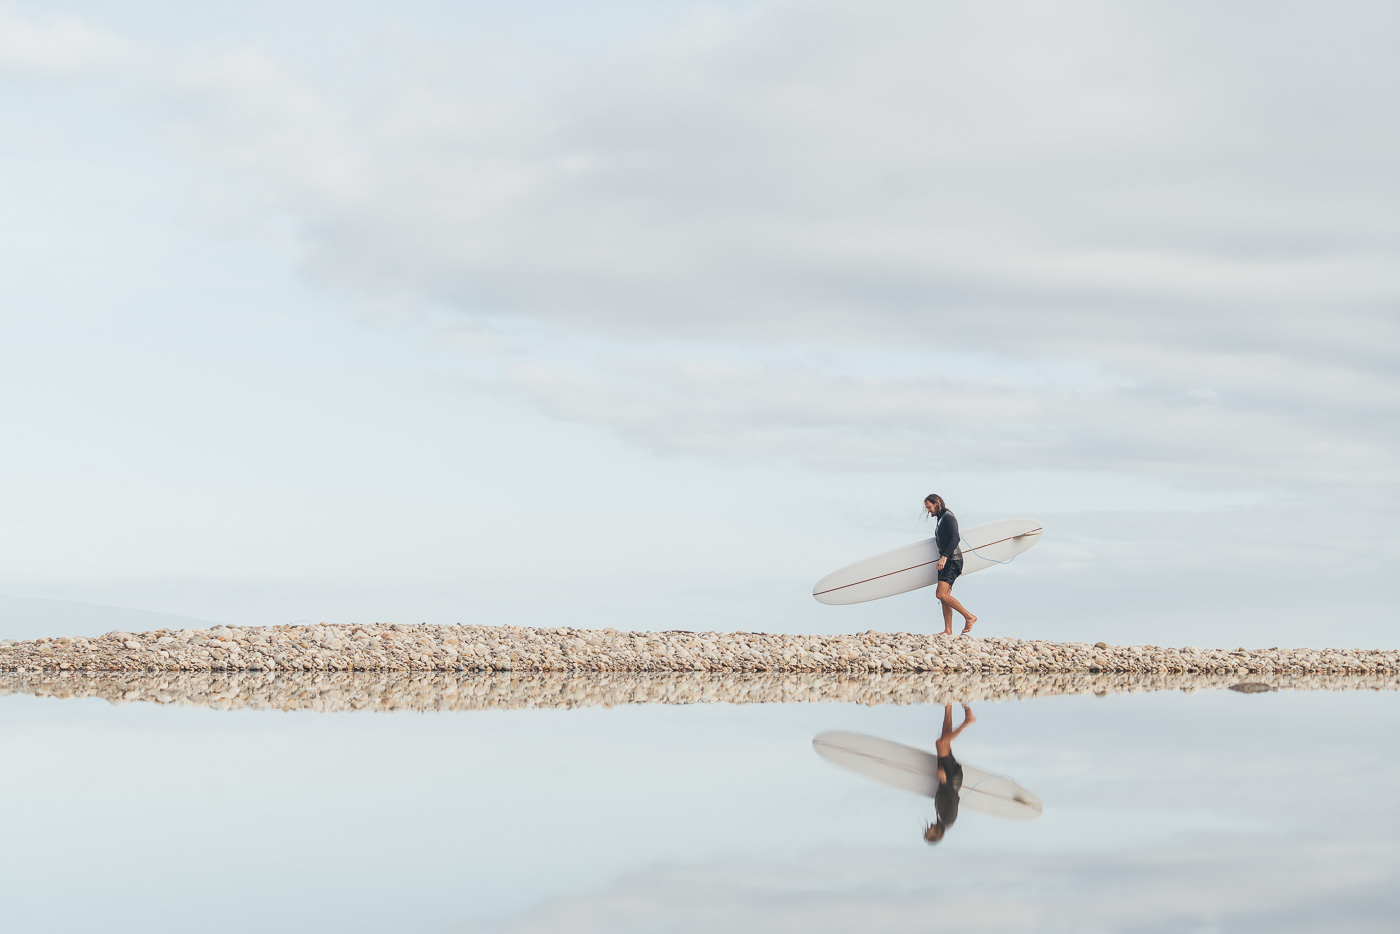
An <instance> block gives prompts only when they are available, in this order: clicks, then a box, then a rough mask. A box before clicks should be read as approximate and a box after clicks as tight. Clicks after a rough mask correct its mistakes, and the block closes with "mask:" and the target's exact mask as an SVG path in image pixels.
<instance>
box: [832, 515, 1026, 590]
mask: <svg viewBox="0 0 1400 934" xmlns="http://www.w3.org/2000/svg"><path fill="white" fill-rule="evenodd" d="M1042 531H1043V529H1042V528H1041V526H1040V523H1039V522H1037V521H1035V520H1034V519H1002V520H1000V521H998V522H988V523H987V524H986V525H979V526H974V527H973V528H970V529H964V530H963V532H962V538H961V539H960V541H959V543H958V550H959V551H960V552H961V553H962V558H963V570H962V572H963V574H964V575H967V574H972V573H974V572H976V571H980V570H982V569H983V568H989V567H992V566H994V565H997V564H1005V563H1006V562H1008V561H1010V560H1011V559H1012V558H1014V557H1016V556H1017V555H1019V554H1021V552H1023V551H1026V550H1027V549H1029V548H1030V547H1031V546H1032V545H1034V544H1035V543H1036V542H1038V541H1040V535H1041V532H1042ZM936 583H938V546H937V545H936V544H935V543H934V540H933V539H931V538H930V539H926V540H924V541H922V542H915V543H914V544H912V545H905V546H904V547H903V548H896V549H894V550H893V551H887V552H885V553H884V554H879V555H876V556H875V557H873V558H866V559H865V560H863V561H857V562H856V563H855V564H848V565H846V566H845V567H844V568H841V569H840V570H837V571H832V572H831V573H830V574H828V575H826V577H823V578H822V579H821V580H819V581H817V583H816V585H815V586H814V587H813V588H812V596H814V597H816V598H817V600H818V601H820V602H821V603H830V604H834V605H844V604H848V603H864V602H865V601H867V600H879V599H880V598H881V597H892V596H894V595H895V594H897V593H906V592H908V591H910V590H918V589H919V588H920V587H927V586H929V585H930V584H936Z"/></svg>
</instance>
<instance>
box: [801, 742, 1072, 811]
mask: <svg viewBox="0 0 1400 934" xmlns="http://www.w3.org/2000/svg"><path fill="white" fill-rule="evenodd" d="M812 748H813V749H815V750H816V751H817V755H819V756H821V757H822V758H823V759H825V760H827V761H828V762H833V763H835V764H836V765H839V766H841V767H842V768H843V769H849V770H850V771H852V772H855V773H856V774H858V775H864V776H865V777H866V778H873V779H875V781H877V782H880V783H881V784H884V785H889V786H890V787H892V788H899V789H902V790H903V791H912V792H914V794H916V795H924V796H926V797H929V798H932V797H933V793H934V792H935V791H937V790H938V757H937V756H935V755H933V754H932V753H929V752H924V751H923V750H922V749H915V748H914V747H913V746H906V745H904V744H903V743H896V742H892V741H890V740H888V739H880V738H879V737H877V736H866V735H865V734H863V733H846V732H844V731H842V730H833V731H831V732H828V733H818V734H817V737H816V739H814V740H812ZM961 764H962V768H963V783H962V793H961V794H960V795H959V796H958V801H959V803H961V804H962V805H963V807H967V808H971V809H972V810H974V811H979V812H981V813H983V814H990V815H992V816H993V817H1005V818H1009V819H1011V820H1034V819H1035V818H1037V817H1039V816H1040V813H1041V811H1043V810H1044V809H1045V806H1044V805H1042V804H1041V803H1040V799H1039V798H1037V797H1036V796H1035V795H1033V794H1031V793H1030V792H1029V791H1027V790H1026V789H1024V788H1022V787H1021V786H1020V785H1018V784H1016V783H1015V782H1013V781H1012V780H1011V779H1009V778H1003V777H1002V776H1000V775H993V774H991V773H990V772H984V771H982V770H981V769H978V768H973V767H972V766H970V765H968V764H967V763H966V762H964V763H961Z"/></svg>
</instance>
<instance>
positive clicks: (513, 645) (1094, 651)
mask: <svg viewBox="0 0 1400 934" xmlns="http://www.w3.org/2000/svg"><path fill="white" fill-rule="evenodd" d="M0 671H10V672H15V673H26V672H29V673H36V672H67V671H71V672H230V671H248V672H282V671H324V672H416V671H428V672H637V673H647V672H705V673H711V674H721V673H731V672H732V673H752V672H825V673H845V674H855V673H868V672H875V673H919V672H945V673H958V672H980V673H1006V674H1014V673H1019V672H1038V673H1082V674H1095V673H1121V674H1147V673H1162V674H1183V675H1192V674H1217V675H1256V674H1268V675H1308V674H1319V673H1325V674H1353V675H1391V674H1396V673H1400V650H1392V649H1289V648H1279V647H1277V646H1275V647H1270V648H1255V649H1246V648H1243V647H1240V648H1235V649H1218V648H1217V649H1207V648H1197V647H1195V646H1190V645H1187V646H1180V647H1169V646H1159V645H1110V644H1108V643H1107V642H1097V643H1093V644H1090V643H1086V642H1051V641H1046V640H1040V639H1017V638H1011V637H1006V636H989V637H987V638H981V637H978V636H976V635H971V636H944V635H942V634H928V633H908V632H898V633H884V632H863V633H854V634H838V635H790V634H774V633H758V632H688V631H666V632H635V631H629V630H616V629H595V630H590V629H571V628H567V627H555V628H548V627H545V628H539V627H517V626H433V625H426V624H419V625H411V624H402V623H372V624H319V625H285V626H269V627H245V628H239V627H230V626H216V627H213V628H210V629H180V630H166V629H159V630H155V631H152V632H141V633H133V632H109V633H107V634H105V635H101V636H94V637H80V636H74V637H68V636H60V637H57V638H49V639H30V640H24V641H13V640H6V641H4V642H0Z"/></svg>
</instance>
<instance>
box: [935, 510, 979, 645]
mask: <svg viewBox="0 0 1400 934" xmlns="http://www.w3.org/2000/svg"><path fill="white" fill-rule="evenodd" d="M924 508H925V509H927V510H928V514H929V515H930V516H933V517H934V518H935V519H937V520H938V527H937V528H936V529H935V530H934V533H933V540H934V544H935V545H937V546H938V602H939V603H942V604H943V635H945V636H951V635H952V634H953V611H954V610H957V611H958V612H959V613H961V614H962V615H963V619H964V621H965V623H964V625H963V631H962V635H967V634H968V633H969V632H971V631H972V624H973V623H975V622H977V617H975V616H973V615H972V614H971V613H969V612H968V611H967V609H966V608H965V607H963V605H962V604H961V603H959V602H958V600H957V598H956V597H954V596H953V581H955V580H957V579H958V575H959V574H961V573H962V569H963V559H962V549H961V548H959V547H958V542H959V540H960V538H961V536H960V534H959V532H958V517H957V516H955V515H953V513H952V511H951V510H950V509H949V508H948V504H947V503H945V502H943V497H941V496H939V495H938V494H937V493H930V494H929V495H928V496H925V497H924Z"/></svg>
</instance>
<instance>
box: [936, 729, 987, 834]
mask: <svg viewBox="0 0 1400 934" xmlns="http://www.w3.org/2000/svg"><path fill="white" fill-rule="evenodd" d="M962 709H963V722H962V726H960V727H958V728H957V729H956V730H955V729H953V705H952V704H944V705H943V734H942V735H941V736H939V737H938V742H937V743H935V744H934V747H933V748H934V750H935V751H936V752H937V753H938V790H937V791H935V792H934V793H933V807H934V811H935V812H936V813H937V814H938V821H937V822H936V823H932V824H929V825H928V826H927V827H925V828H924V840H925V841H927V842H928V843H931V844H932V843H937V842H938V841H939V840H942V839H943V835H944V834H945V833H947V832H948V828H949V827H951V826H953V821H955V820H957V819H958V799H959V796H960V794H961V792H962V780H963V769H962V766H961V765H959V764H958V760H957V759H954V758H953V740H955V739H957V738H958V734H959V733H961V732H962V731H963V730H965V729H967V725H968V724H969V723H976V722H977V718H976V717H974V716H973V715H972V709H971V708H970V707H968V706H967V705H966V704H963V705H962Z"/></svg>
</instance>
